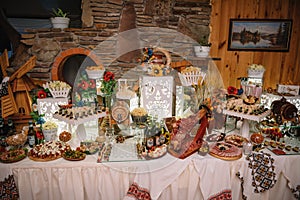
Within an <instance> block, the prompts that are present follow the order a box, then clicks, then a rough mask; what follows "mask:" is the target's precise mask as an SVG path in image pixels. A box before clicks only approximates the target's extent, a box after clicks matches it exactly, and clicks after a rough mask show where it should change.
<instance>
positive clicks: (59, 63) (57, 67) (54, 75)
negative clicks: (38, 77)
mask: <svg viewBox="0 0 300 200" xmlns="http://www.w3.org/2000/svg"><path fill="white" fill-rule="evenodd" d="M74 55H86V56H87V57H90V58H91V59H92V60H93V61H94V62H95V63H96V65H101V64H102V63H101V61H100V59H99V58H98V57H97V55H96V54H95V53H94V52H93V51H91V50H89V49H85V48H80V47H78V48H71V49H67V50H65V51H62V52H60V53H59V54H58V55H57V56H56V58H55V60H54V62H53V65H52V69H51V79H52V80H59V79H60V77H61V76H62V74H61V73H62V67H63V65H64V63H65V61H66V60H67V59H68V58H69V57H71V56H74Z"/></svg>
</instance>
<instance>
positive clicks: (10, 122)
mask: <svg viewBox="0 0 300 200" xmlns="http://www.w3.org/2000/svg"><path fill="white" fill-rule="evenodd" d="M15 133H16V128H15V125H14V122H13V120H12V119H8V120H7V135H8V136H10V135H14V134H15Z"/></svg>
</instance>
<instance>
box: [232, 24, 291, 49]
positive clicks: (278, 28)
mask: <svg viewBox="0 0 300 200" xmlns="http://www.w3.org/2000/svg"><path fill="white" fill-rule="evenodd" d="M291 32H292V20H289V19H287V20H285V19H230V26H229V38H228V50H229V51H289V47H290V39H291Z"/></svg>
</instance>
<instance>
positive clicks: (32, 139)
mask: <svg viewBox="0 0 300 200" xmlns="http://www.w3.org/2000/svg"><path fill="white" fill-rule="evenodd" d="M28 124H29V129H28V134H27V139H28V144H29V147H31V148H32V147H33V146H34V145H36V144H37V137H36V132H35V130H34V128H33V124H32V121H29V122H28Z"/></svg>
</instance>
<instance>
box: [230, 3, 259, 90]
mask: <svg viewBox="0 0 300 200" xmlns="http://www.w3.org/2000/svg"><path fill="white" fill-rule="evenodd" d="M256 2H257V1H256V0H249V1H247V2H244V3H243V5H241V6H239V7H238V8H237V9H236V14H237V15H238V16H239V17H240V18H255V15H256V11H255V10H256ZM253 55H254V54H253V51H237V54H236V63H237V65H236V67H237V68H236V72H237V73H236V77H235V79H236V82H235V86H236V87H239V86H240V81H239V80H237V78H239V77H246V76H247V68H248V66H249V65H250V64H252V63H253Z"/></svg>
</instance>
